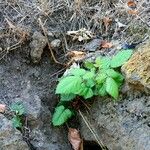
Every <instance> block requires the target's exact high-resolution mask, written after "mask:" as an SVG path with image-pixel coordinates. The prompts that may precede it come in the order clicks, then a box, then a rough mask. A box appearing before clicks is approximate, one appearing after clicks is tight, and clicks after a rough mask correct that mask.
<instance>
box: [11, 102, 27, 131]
mask: <svg viewBox="0 0 150 150" xmlns="http://www.w3.org/2000/svg"><path fill="white" fill-rule="evenodd" d="M10 109H11V111H12V112H14V116H13V118H12V124H13V126H14V127H15V128H21V127H22V125H23V124H22V116H23V115H24V113H25V109H24V106H23V105H22V104H21V103H14V104H12V105H11V107H10Z"/></svg>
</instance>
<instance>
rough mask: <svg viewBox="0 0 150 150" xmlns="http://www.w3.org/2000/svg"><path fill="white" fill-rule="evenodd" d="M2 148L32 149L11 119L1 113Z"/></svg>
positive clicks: (9, 149) (0, 148) (0, 142)
mask: <svg viewBox="0 0 150 150" xmlns="http://www.w3.org/2000/svg"><path fill="white" fill-rule="evenodd" d="M0 150H30V149H29V147H28V145H27V143H26V142H25V141H23V139H22V135H21V133H20V132H19V131H18V130H16V129H15V128H13V127H12V123H11V121H9V120H8V119H7V118H5V117H4V116H3V115H2V114H0Z"/></svg>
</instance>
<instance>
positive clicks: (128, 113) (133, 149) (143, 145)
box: [79, 93, 150, 150]
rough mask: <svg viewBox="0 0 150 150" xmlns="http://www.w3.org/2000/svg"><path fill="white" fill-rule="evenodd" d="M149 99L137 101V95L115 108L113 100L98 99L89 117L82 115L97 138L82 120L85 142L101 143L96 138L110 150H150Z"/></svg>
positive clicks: (82, 133)
mask: <svg viewBox="0 0 150 150" xmlns="http://www.w3.org/2000/svg"><path fill="white" fill-rule="evenodd" d="M132 95H134V93H132ZM149 98H150V97H148V96H142V97H140V98H137V96H136V95H135V96H134V97H133V98H129V97H128V98H125V99H123V100H122V101H120V102H118V103H115V104H114V102H112V100H111V99H109V98H105V99H102V98H97V100H96V101H95V102H94V104H93V105H92V107H91V108H90V111H88V113H87V111H82V114H83V116H84V118H85V119H86V121H87V122H88V124H89V125H90V127H91V129H92V130H93V131H94V135H93V134H92V133H91V132H90V130H89V128H88V127H87V125H86V123H85V122H84V121H83V119H82V117H81V116H79V119H80V127H81V128H80V132H81V135H82V137H83V139H85V140H87V141H95V142H97V140H96V139H95V136H96V137H97V139H99V141H100V142H99V143H103V145H105V146H106V147H107V148H108V149H109V150H147V149H149V147H150V130H149V128H150V126H149V121H150V117H149V114H150V109H149V106H148V102H149ZM118 101H119V100H118Z"/></svg>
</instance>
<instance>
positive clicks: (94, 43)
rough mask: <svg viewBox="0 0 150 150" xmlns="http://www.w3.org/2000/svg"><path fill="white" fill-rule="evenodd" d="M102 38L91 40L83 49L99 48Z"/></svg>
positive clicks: (94, 49) (93, 49)
mask: <svg viewBox="0 0 150 150" xmlns="http://www.w3.org/2000/svg"><path fill="white" fill-rule="evenodd" d="M101 41H102V40H101V39H94V40H92V41H91V42H89V43H87V44H85V45H84V47H83V49H84V50H86V51H92V52H94V51H96V50H97V49H98V48H100V45H101Z"/></svg>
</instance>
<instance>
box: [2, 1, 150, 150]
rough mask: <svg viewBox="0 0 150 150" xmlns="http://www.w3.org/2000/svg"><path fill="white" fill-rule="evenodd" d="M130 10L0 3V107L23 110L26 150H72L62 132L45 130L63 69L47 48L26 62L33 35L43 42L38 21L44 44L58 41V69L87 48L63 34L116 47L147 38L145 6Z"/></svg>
mask: <svg viewBox="0 0 150 150" xmlns="http://www.w3.org/2000/svg"><path fill="white" fill-rule="evenodd" d="M135 4H136V6H134V8H132V6H131V7H129V5H128V3H127V1H126V0H87V1H86V0H0V103H4V104H6V105H7V106H10V105H11V104H12V103H14V102H16V101H21V102H23V103H24V104H25V105H26V106H27V111H28V112H29V114H28V115H29V116H31V118H30V117H29V122H30V123H31V124H30V125H29V128H30V129H31V132H30V133H28V134H27V135H26V137H25V141H26V142H27V143H28V144H29V147H30V148H31V149H32V148H33V149H35V150H40V149H43V150H64V149H65V150H70V149H71V147H70V144H69V142H68V139H67V128H66V127H61V128H54V127H52V126H51V125H50V120H51V119H50V118H51V115H52V113H53V112H54V107H55V105H56V104H57V103H58V97H57V96H56V95H55V94H54V90H55V87H56V82H57V79H58V77H60V76H61V75H62V73H63V72H64V71H65V68H64V67H63V66H61V65H59V64H56V63H55V62H54V60H53V58H52V56H51V53H50V51H49V48H48V45H47V44H46V46H45V48H44V52H43V54H42V57H41V60H40V62H39V63H38V64H34V63H33V61H32V59H31V56H30V55H31V50H32V49H31V42H32V41H33V34H34V33H35V32H39V33H41V34H42V35H43V36H45V35H44V32H43V29H42V26H41V25H40V22H39V18H40V19H41V21H42V25H43V26H44V28H45V31H46V35H47V37H48V40H49V42H51V41H53V40H55V39H60V40H61V46H60V47H59V48H56V49H53V51H54V54H55V55H56V58H57V60H59V61H60V62H62V63H63V62H67V61H68V60H66V58H65V56H66V54H67V52H68V50H69V51H71V50H80V48H82V46H83V45H84V44H86V43H87V42H89V41H87V40H86V41H83V42H78V41H73V40H72V39H71V38H70V37H68V36H67V35H66V33H67V31H73V30H79V29H81V28H86V29H87V30H89V31H91V32H92V33H93V34H94V37H93V38H99V39H101V40H107V41H109V42H111V41H118V43H119V44H120V45H124V44H126V43H127V44H129V45H131V44H138V43H141V42H142V41H144V40H145V39H147V38H149V35H150V32H149V29H150V1H149V0H142V1H135ZM131 10H132V11H131ZM107 51H108V52H109V49H107V50H106V51H104V53H106V52H107ZM87 53H89V52H88V51H87ZM102 53H103V52H102ZM118 107H119V106H118ZM120 109H121V108H120ZM95 114H96V113H95ZM96 121H97V120H96ZM77 125H78V122H77ZM75 126H76V124H75ZM40 136H41V138H39V137H40ZM37 143H40V144H39V145H38V144H37ZM118 150H119V149H118Z"/></svg>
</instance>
